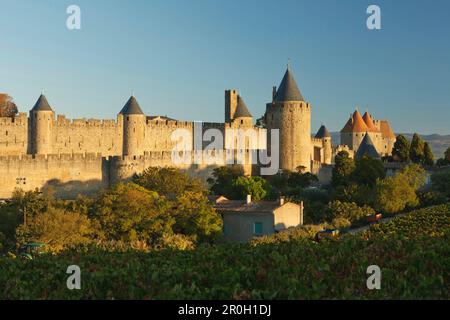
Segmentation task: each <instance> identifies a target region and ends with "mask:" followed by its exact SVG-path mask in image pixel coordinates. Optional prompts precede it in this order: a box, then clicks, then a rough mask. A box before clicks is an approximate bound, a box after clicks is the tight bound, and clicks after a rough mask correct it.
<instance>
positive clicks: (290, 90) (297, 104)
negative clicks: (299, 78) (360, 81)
mask: <svg viewBox="0 0 450 320" xmlns="http://www.w3.org/2000/svg"><path fill="white" fill-rule="evenodd" d="M265 117H266V119H265V120H266V126H267V129H268V130H269V131H268V135H269V137H270V130H271V129H278V130H279V134H280V141H279V150H280V169H282V170H290V171H296V170H297V169H298V168H299V167H303V168H304V170H305V171H306V172H310V171H311V152H312V150H311V149H312V144H311V105H310V104H309V103H308V102H305V100H304V99H303V96H302V95H301V93H300V90H299V89H298V86H297V83H296V82H295V80H294V77H293V75H292V72H291V70H290V68H289V67H288V69H287V70H286V73H285V74H284V77H283V80H282V81H281V84H280V87H279V88H278V90H274V94H273V101H272V102H271V103H268V104H267V106H266V115H265ZM268 141H270V139H269V138H268ZM269 147H270V144H269Z"/></svg>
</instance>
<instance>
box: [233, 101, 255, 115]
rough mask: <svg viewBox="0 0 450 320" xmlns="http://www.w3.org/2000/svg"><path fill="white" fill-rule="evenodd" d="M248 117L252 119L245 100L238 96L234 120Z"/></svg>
mask: <svg viewBox="0 0 450 320" xmlns="http://www.w3.org/2000/svg"><path fill="white" fill-rule="evenodd" d="M246 117H250V118H251V117H252V115H251V113H250V111H248V108H247V106H246V104H245V102H244V99H242V98H241V96H238V98H237V107H236V112H235V113H234V118H246Z"/></svg>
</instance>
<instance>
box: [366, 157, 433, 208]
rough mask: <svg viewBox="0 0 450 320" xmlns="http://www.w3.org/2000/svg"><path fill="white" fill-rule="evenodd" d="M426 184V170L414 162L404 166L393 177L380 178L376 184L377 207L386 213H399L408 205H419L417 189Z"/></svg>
mask: <svg viewBox="0 0 450 320" xmlns="http://www.w3.org/2000/svg"><path fill="white" fill-rule="evenodd" d="M424 184H425V170H424V169H422V168H421V167H420V166H419V165H417V164H414V165H410V166H408V167H406V168H404V169H403V170H402V171H400V172H398V173H396V174H395V175H394V176H393V177H388V178H386V179H383V180H378V181H377V185H376V202H375V204H376V208H377V210H381V211H383V212H386V213H397V212H400V211H402V210H404V209H405V208H406V207H416V206H417V205H419V198H418V197H417V193H416V192H417V190H418V189H419V188H420V187H421V186H423V185H424Z"/></svg>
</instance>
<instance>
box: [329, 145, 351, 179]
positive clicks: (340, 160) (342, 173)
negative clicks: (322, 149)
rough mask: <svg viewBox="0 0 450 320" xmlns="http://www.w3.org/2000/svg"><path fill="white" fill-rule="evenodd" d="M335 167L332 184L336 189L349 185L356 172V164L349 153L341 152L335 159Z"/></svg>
mask: <svg viewBox="0 0 450 320" xmlns="http://www.w3.org/2000/svg"><path fill="white" fill-rule="evenodd" d="M334 162H335V165H334V167H333V171H332V178H331V184H332V185H333V186H334V187H337V186H339V185H348V184H349V183H350V176H351V174H352V172H353V170H355V162H354V160H353V159H351V158H350V156H349V154H348V152H347V151H340V152H339V153H338V154H337V155H336V157H335V160H334Z"/></svg>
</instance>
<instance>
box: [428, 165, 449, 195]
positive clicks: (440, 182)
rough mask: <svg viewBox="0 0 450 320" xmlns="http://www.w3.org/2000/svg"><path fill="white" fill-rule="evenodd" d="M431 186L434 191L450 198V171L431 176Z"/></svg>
mask: <svg viewBox="0 0 450 320" xmlns="http://www.w3.org/2000/svg"><path fill="white" fill-rule="evenodd" d="M431 185H432V188H433V190H435V191H438V192H441V193H442V194H444V195H446V196H447V197H450V169H449V170H445V171H441V172H436V173H434V174H433V175H431Z"/></svg>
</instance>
